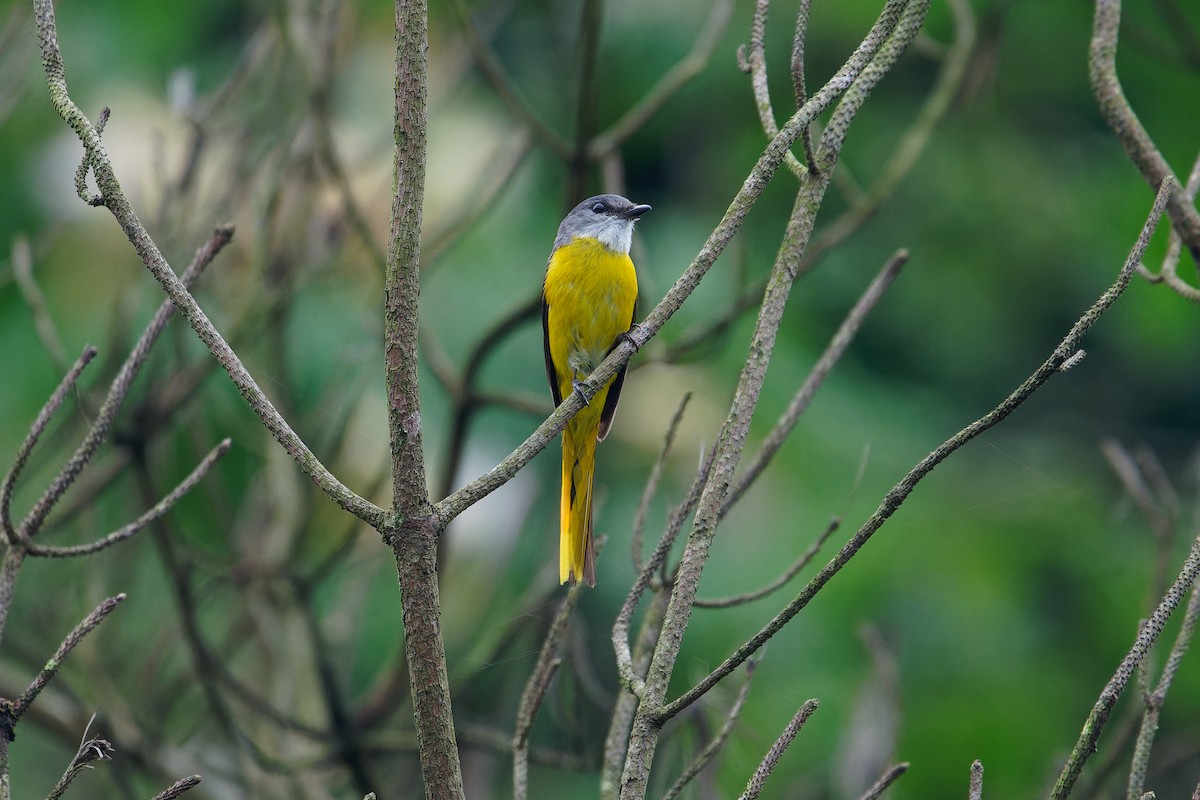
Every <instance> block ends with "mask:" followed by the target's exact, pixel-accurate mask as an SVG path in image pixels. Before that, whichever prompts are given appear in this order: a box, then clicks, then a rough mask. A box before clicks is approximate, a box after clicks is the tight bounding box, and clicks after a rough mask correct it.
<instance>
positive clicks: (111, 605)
mask: <svg viewBox="0 0 1200 800" xmlns="http://www.w3.org/2000/svg"><path fill="white" fill-rule="evenodd" d="M124 599H125V595H124V594H118V595H115V596H114V597H110V598H108V599H107V600H105V601H104V602H103V603H101V604H100V605H98V606H97V607H96V608H95V609H94V610H93V611H92V613H90V614H88V615H87V616H86V617H84V618H83V621H82V622H80V623H79V624H78V625H76V626H75V628H74V629H73V630H72V631H71V632H70V633H68V634H67V638H65V639H63V641H62V644H60V645H59V646H58V649H57V650H55V651H54V655H53V656H51V657H50V660H49V661H47V662H46V664H45V666H43V667H42V669H41V671H40V672H39V673H38V674H37V676H36V677H35V678H34V679H33V682H32V683H30V684H29V687H28V688H26V689H25V691H24V692H22V693H21V696H20V697H18V698H17V699H16V700H14V701H12V702H11V703H10V702H7V701H5V702H4V704H3V706H2V707H0V729H2V730H0V735H4V736H7V738H8V740H9V741H12V730H13V728H14V727H15V726H16V724H17V723H18V722H20V720H21V717H22V716H23V715H24V714H25V712H26V711H27V710H28V709H29V706H30V705H31V704H32V703H33V701H34V700H36V699H37V696H38V695H39V694H41V692H42V690H43V689H45V688H46V684H48V683H49V682H50V681H51V679H53V678H54V676H55V675H57V674H58V670H59V668H60V667H62V664H63V661H65V660H66V658H67V656H68V655H70V653H71V651H72V650H74V649H75V646H76V645H78V644H79V643H80V642H82V641H83V638H84V637H85V636H87V635H88V634H89V633H91V632H92V631H93V630H95V629H96V626H98V625H99V624H100V623H101V622H103V621H104V619H105V618H106V617H107V616H108V615H109V614H111V613H112V612H113V611H115V610H116V608H117V606H119V605H120V604H121V601H122V600H124Z"/></svg>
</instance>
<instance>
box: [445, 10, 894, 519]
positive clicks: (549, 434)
mask: <svg viewBox="0 0 1200 800" xmlns="http://www.w3.org/2000/svg"><path fill="white" fill-rule="evenodd" d="M904 2H907V0H891V2H889V4H888V6H887V8H886V9H885V11H884V13H883V14H882V15H881V20H880V21H879V22H877V23H876V25H875V27H874V28H872V31H871V33H870V34H868V36H867V38H866V39H864V40H863V42H862V43H861V44H860V45H859V47H858V49H856V50H855V51H854V53H853V54H852V55H851V56H850V58H849V59H848V60H847V61H846V63H845V64H843V65H842V67H841V68H840V69H839V70H838V71H837V73H836V74H834V76H833V77H832V78H830V79H829V81H828V82H827V83H826V84H825V85H824V86H822V87H821V89H820V90H819V91H818V92H817V93H816V94H814V95H813V96H812V98H811V99H810V100H809V101H808V102H807V103H805V104H804V106H803V107H801V108H800V109H799V110H798V111H797V112H796V113H795V114H794V115H793V116H792V118H791V119H790V120H788V122H787V124H786V125H784V126H783V128H782V129H781V130H780V131H779V134H778V135H777V136H775V137H774V138H773V139H772V140H771V143H770V144H768V145H767V148H766V149H765V150H764V151H763V153H762V155H761V156H759V158H758V161H757V162H756V163H755V165H754V167H753V168H752V169H751V171H750V174H749V175H748V176H747V177H746V180H745V182H744V183H743V184H742V188H741V189H740V190H739V191H738V193H737V195H736V196H735V197H734V198H733V201H732V202H731V203H730V205H729V208H728V209H726V211H725V216H724V217H722V219H721V221H720V222H719V223H718V224H717V227H716V228H714V229H713V231H712V233H710V234H709V236H708V239H707V240H706V241H705V243H704V245H703V247H701V249H700V252H699V253H697V254H696V257H695V258H694V259H693V260H692V263H691V264H689V265H688V268H687V269H686V270H684V272H683V274H682V275H680V277H679V279H678V280H676V281H675V284H674V286H672V287H671V289H670V290H669V291H668V292H667V294H666V295H665V296H664V297H663V299H662V300H661V301H660V302H659V304H658V305H657V306H655V308H654V310H653V311H651V312H650V314H649V315H648V316H647V317H646V318H645V319H644V320H643V321H642V322H640V323H639V324H638V326H637V328H636V329H635V330H634V331H633V332H632V333H631V334H630V336H629V337H628V339H624V340H622V341H621V343H620V344H619V345H618V346H617V347H614V348H613V350H612V352H611V353H609V355H608V357H607V358H605V359H604V361H603V362H602V363H601V364H600V366H598V367H597V368H596V370H595V371H594V372H593V373H592V374H591V375H590V376H589V377H588V379H587V380H586V381H584V382H583V383H582V384H581V386H582V387H583V390H582V391H577V392H574V393H572V394H571V396H570V397H569V398H566V399H564V400H563V402H562V403H561V404H560V405H559V406H558V408H557V409H555V411H554V413H553V414H551V415H550V416H549V417H547V419H546V421H545V422H543V423H542V424H541V425H540V426H539V427H538V428H537V430H535V431H534V432H533V433H532V434H530V435H529V436H528V437H527V438H526V439H525V441H524V442H522V443H521V445H520V446H518V447H517V449H516V450H514V451H513V452H512V453H510V454H509V455H508V456H506V457H505V458H504V459H503V460H502V461H501V462H500V463H499V464H497V465H496V466H495V467H494V468H492V469H491V470H489V471H488V472H487V473H485V474H483V475H481V476H480V477H479V478H476V479H475V480H474V481H472V482H470V483H468V484H467V485H466V486H463V487H462V488H460V489H458V490H457V491H455V492H454V493H453V494H451V495H449V496H448V497H446V498H445V499H443V500H442V501H440V502H439V503H437V504H436V505H435V506H434V515H435V519H436V523H437V524H436V527H437V528H438V529H439V530H444V529H445V527H446V525H447V524H449V522H450V520H452V519H454V518H455V517H457V516H458V515H459V514H461V513H462V512H463V511H464V510H465V509H467V508H469V507H470V506H472V505H474V504H475V503H477V502H478V501H479V500H481V499H483V498H484V497H486V496H487V495H488V494H490V493H492V492H494V491H495V490H496V489H498V488H499V487H500V486H503V485H504V483H505V482H507V481H508V480H509V479H510V478H511V477H512V476H513V475H515V474H516V473H517V471H518V470H520V469H521V468H522V467H524V466H525V465H526V464H527V463H529V462H530V461H531V460H532V459H533V457H534V456H536V455H537V454H538V453H540V452H541V451H542V450H544V449H545V448H546V446H547V445H548V444H549V443H550V442H552V441H553V440H554V438H555V437H556V436H558V434H559V433H560V432H561V431H562V429H563V428H564V427H565V426H566V424H567V420H568V419H570V418H571V417H572V416H574V415H575V414H576V413H577V412H578V411H579V409H580V408H582V407H583V404H584V403H585V402H587V401H589V400H590V399H591V398H592V396H593V395H595V394H596V392H597V391H598V390H599V388H600V387H601V386H604V385H605V384H606V383H607V382H608V380H609V379H610V378H612V377H613V376H614V375H616V374H617V370H619V369H620V368H621V367H622V366H624V365H625V364H626V363H628V361H629V359H630V358H631V357H632V356H633V354H634V353H635V352H636V351H637V350H638V349H640V348H641V347H642V346H644V345H645V343H646V342H647V341H649V340H650V339H651V338H653V337H654V336H655V334H657V333H658V331H659V330H660V329H661V328H662V326H663V325H664V324H666V321H667V320H668V319H670V318H671V316H672V315H674V314H675V312H676V311H678V310H679V308H680V307H681V306H682V305H683V303H684V301H685V300H686V299H687V298H688V297H689V296H690V295H691V293H692V292H693V291H695V289H696V287H697V286H698V285H699V284H700V281H701V280H702V279H703V278H704V276H705V275H706V274H707V273H708V270H709V269H710V268H711V267H712V265H713V263H715V261H716V259H717V257H718V256H720V254H721V253H722V252H723V251H724V250H725V247H726V246H728V244H729V242H730V241H732V239H733V237H734V236H736V235H737V232H738V231H739V230H740V229H741V226H742V222H743V221H744V220H745V218H746V215H747V214H748V213H749V212H750V209H751V208H752V207H753V206H754V204H755V203H756V202H757V201H758V198H759V197H760V196H761V195H762V192H763V190H764V189H765V188H766V185H767V182H768V181H769V180H770V179H771V177H772V176H773V175H774V174H775V171H776V170H777V169H778V168H779V165H780V164H781V163H782V162H783V159H784V155H785V154H786V153H787V152H788V148H790V147H791V145H792V144H793V143H795V141H796V140H797V139H798V138H799V137H800V134H801V132H802V131H803V130H804V128H805V127H807V126H808V124H809V123H810V122H812V120H814V119H816V117H817V116H818V115H820V114H821V113H822V112H823V111H825V110H826V109H827V108H829V107H830V106H831V105H833V103H834V102H836V101H837V99H838V98H839V97H840V96H841V95H842V94H843V93H844V92H845V91H846V90H847V89H848V88H849V87H850V86H851V85H853V84H854V82H855V80H856V79H857V78H858V77H859V75H860V74H862V72H863V70H864V69H865V68H866V67H867V65H868V64H869V63H870V59H871V57H872V56H874V54H875V52H876V51H877V50H878V49H879V47H880V45H881V43H882V41H883V39H884V38H886V36H885V35H884V34H882V33H881V31H884V30H889V31H890V30H891V29H892V27H894V26H895V23H896V21H897V19H898V17H899V11H898V10H894V9H893V7H894V6H902V5H903V4H904Z"/></svg>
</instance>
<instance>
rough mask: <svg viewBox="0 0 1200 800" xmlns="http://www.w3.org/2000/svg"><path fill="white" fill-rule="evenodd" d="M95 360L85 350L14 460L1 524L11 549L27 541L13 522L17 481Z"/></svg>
mask: <svg viewBox="0 0 1200 800" xmlns="http://www.w3.org/2000/svg"><path fill="white" fill-rule="evenodd" d="M95 357H96V348H94V347H92V346H91V345H90V344H89V345H87V346H86V347H84V348H83V353H81V354H80V356H79V358H78V359H76V360H75V364H74V366H72V367H71V369H70V370H68V372H67V374H66V375H65V376H63V379H62V380H61V381H60V382H59V384H58V388H56V389H55V390H54V393H53V394H51V395H50V399H49V400H47V401H46V404H45V405H43V406H42V410H41V411H39V412H38V415H37V417H36V418H35V419H34V420H33V424H32V425H31V426H30V427H29V433H27V434H26V435H25V440H24V441H22V442H21V446H20V447H18V448H17V455H16V458H14V459H13V465H12V467H10V468H9V470H8V474H7V475H5V476H4V483H3V484H2V485H0V523H3V525H4V535H5V537H6V538H7V539H8V543H9V545H11V546H14V547H15V546H17V545H18V544H19V543H20V542H21V541H22V540H23V537H24V531H23V530H22V533H21V535H18V533H17V529H16V527H15V526H14V525H13V522H12V512H11V509H12V495H13V488H14V486H15V485H16V482H17V478H19V477H20V476H21V470H22V469H24V468H25V462H26V460H27V459H28V458H29V454H30V453H31V452H33V448H34V446H35V445H37V443H38V439H39V438H41V435H42V434H43V433H45V431H46V426H47V425H49V424H50V419H51V418H52V417H53V416H54V412H56V411H58V409H59V407H60V406H62V404H63V400H65V399H66V397H67V392H68V391H70V390H71V387H72V386H74V385H75V382H76V381H77V380H79V375H80V373H82V372H83V369H84V367H86V366H87V365H88V364H89V363H90V362H91V360H92V359H93V358H95Z"/></svg>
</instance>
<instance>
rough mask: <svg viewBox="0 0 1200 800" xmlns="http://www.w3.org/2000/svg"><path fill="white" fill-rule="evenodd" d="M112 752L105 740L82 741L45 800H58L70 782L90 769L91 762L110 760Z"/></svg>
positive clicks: (108, 742) (110, 744) (110, 745)
mask: <svg viewBox="0 0 1200 800" xmlns="http://www.w3.org/2000/svg"><path fill="white" fill-rule="evenodd" d="M85 736H86V734H85ZM113 751H114V748H113V746H112V742H110V741H108V740H107V739H87V740H86V741H84V742H83V743H82V744H80V745H79V750H78V751H76V753H75V757H74V758H72V759H71V763H70V764H68V765H67V769H66V771H65V772H63V774H62V777H61V778H59V779H58V783H56V784H54V788H53V789H51V790H50V794H48V795H46V800H59V798H61V797H62V796H63V792H65V791H67V789H68V787H70V785H71V782H72V781H73V780H75V776H76V775H78V774H79V773H80V772H83V771H84V770H85V769H91V768H92V766H91V765H92V762H93V761H104V760H106V759H111V758H112V754H113Z"/></svg>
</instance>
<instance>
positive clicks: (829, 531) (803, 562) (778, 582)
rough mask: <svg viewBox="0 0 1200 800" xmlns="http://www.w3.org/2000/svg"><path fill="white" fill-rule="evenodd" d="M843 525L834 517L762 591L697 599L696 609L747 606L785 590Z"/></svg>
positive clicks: (839, 519)
mask: <svg viewBox="0 0 1200 800" xmlns="http://www.w3.org/2000/svg"><path fill="white" fill-rule="evenodd" d="M841 525H842V518H841V517H834V518H833V519H831V520H829V524H828V525H826V526H825V530H823V531H821V535H820V536H818V537H817V539H816V541H814V542H813V543H812V544H810V545H809V546H808V549H807V550H805V551H804V552H803V553H801V554H800V557H799V558H797V559H796V560H795V561H794V562H793V563H792V565H791V566H790V567H788V568H787V569H786V570H784V571H783V574H781V575H780V576H779V577H778V578H776V579H775V580H773V581H771V582H770V583H768V584H767V585H766V586H763V587H762V588H761V589H755V590H754V591H752V592H746V593H744V594H735V595H730V596H728V597H714V598H712V599H705V598H703V597H697V598H696V602H695V606H696V608H731V607H733V606H740V605H745V604H746V603H752V602H754V601H755V600H761V599H762V598H764V597H766V596H767V595H769V594H771V593H772V592H774V591H776V590H778V589H781V588H783V587H784V586H786V585H787V584H788V582H789V581H790V580H791V579H792V578H794V577H796V575H798V574H799V573H800V570H802V569H804V568H805V567H807V566H808V565H809V564H810V563H812V560H813V559H814V558H816V557H817V553H819V552H821V548H822V547H824V546H825V542H827V541H829V537H830V536H832V535H833V534H834V532H835V531H836V530H837V529H838V528H839V527H841Z"/></svg>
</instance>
